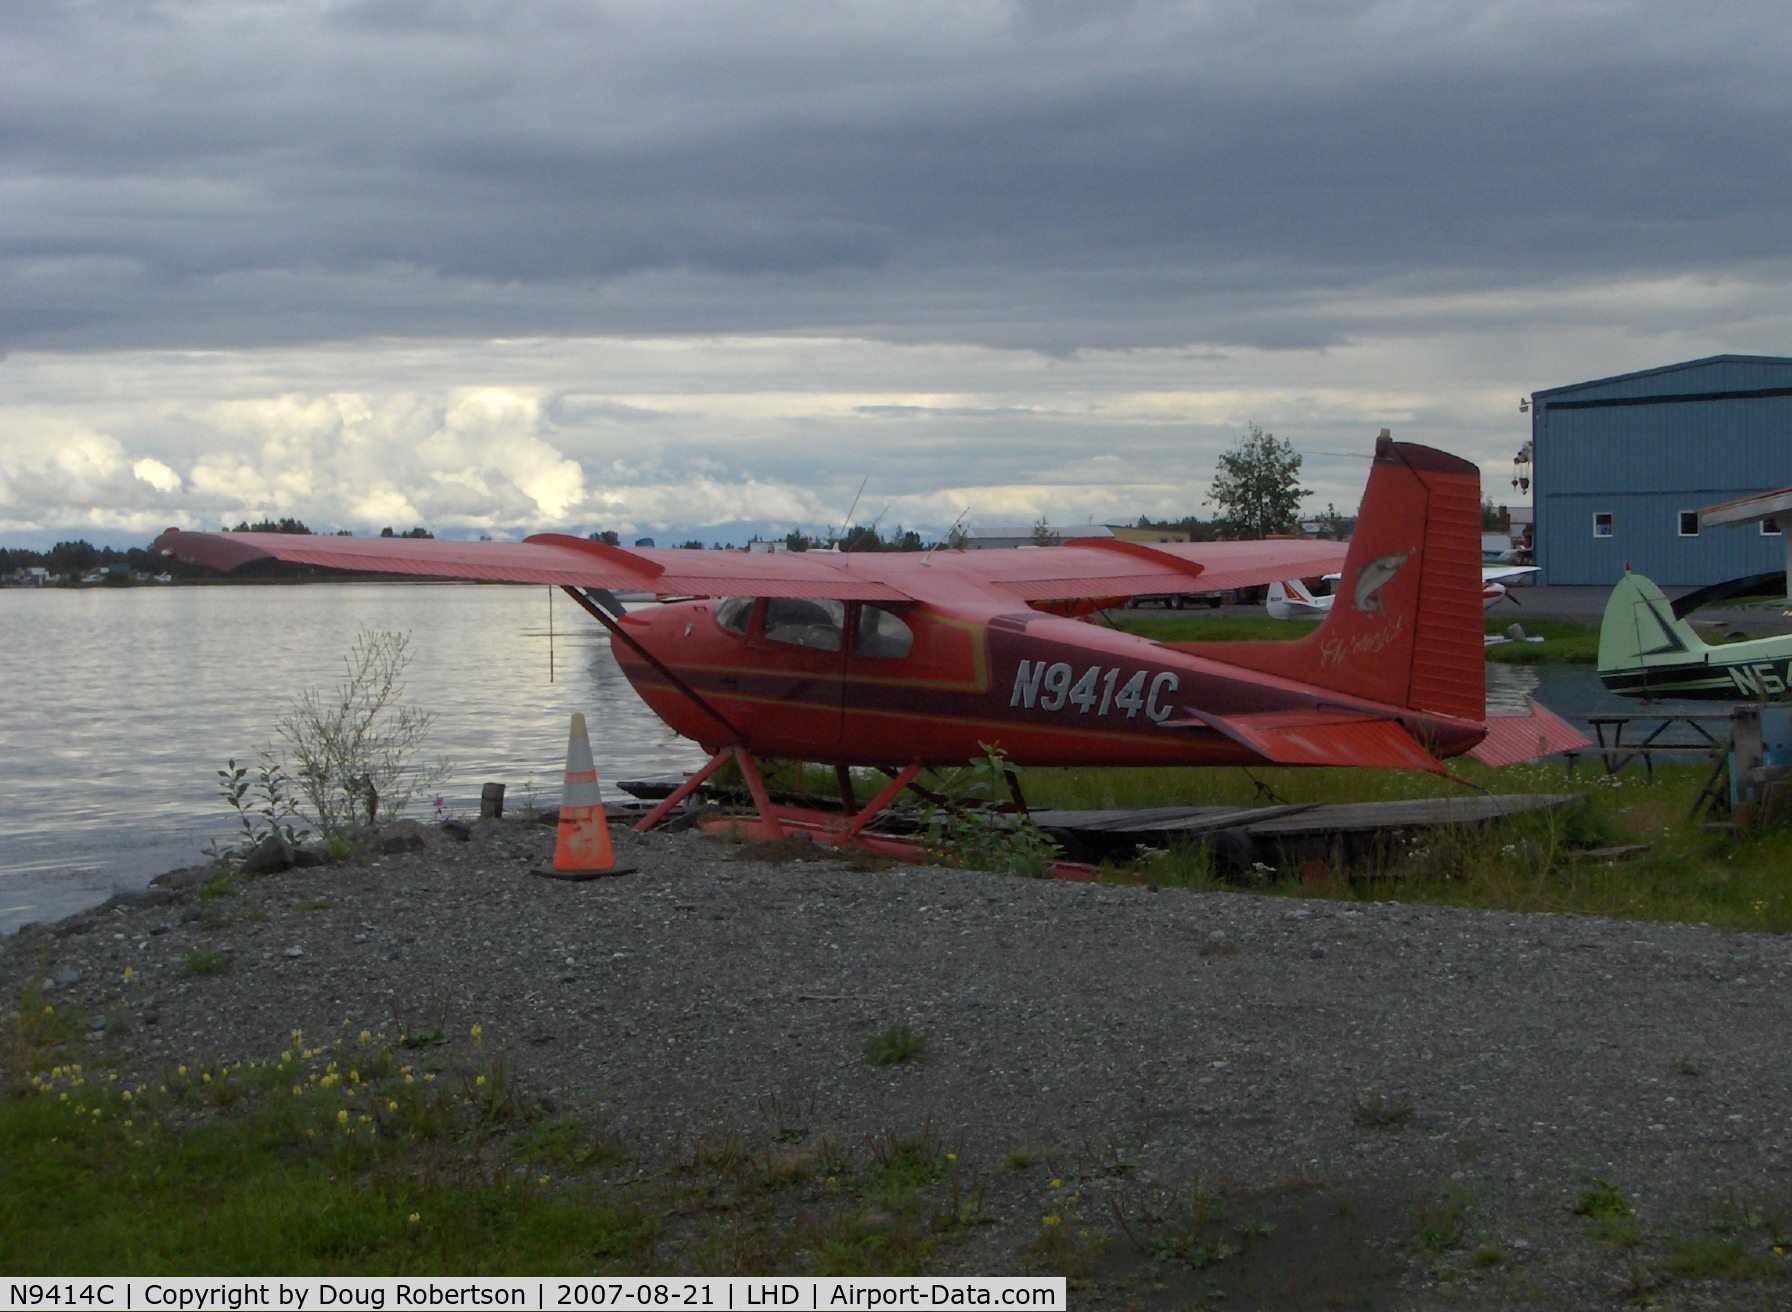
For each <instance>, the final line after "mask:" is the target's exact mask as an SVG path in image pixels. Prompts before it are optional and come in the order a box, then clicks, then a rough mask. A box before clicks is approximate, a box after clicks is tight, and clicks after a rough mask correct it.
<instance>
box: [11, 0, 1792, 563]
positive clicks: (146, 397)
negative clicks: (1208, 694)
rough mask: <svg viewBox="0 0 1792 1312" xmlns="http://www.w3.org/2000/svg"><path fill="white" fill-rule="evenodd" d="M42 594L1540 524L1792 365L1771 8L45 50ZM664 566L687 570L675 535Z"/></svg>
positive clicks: (169, 7)
mask: <svg viewBox="0 0 1792 1312" xmlns="http://www.w3.org/2000/svg"><path fill="white" fill-rule="evenodd" d="M0 68H3V69H4V70H5V76H4V77H3V78H0V351H4V358H3V359H0V544H13V545H45V544H47V543H48V542H50V541H54V540H56V539H58V538H61V537H70V536H86V537H88V538H90V539H93V540H96V541H108V542H114V543H117V544H119V545H128V544H132V543H141V542H143V541H146V540H147V538H148V536H149V535H150V534H151V533H153V532H154V531H156V530H157V529H159V528H161V527H163V526H165V525H168V524H180V525H184V526H188V527H215V526H217V525H219V524H221V523H227V522H229V523H234V522H236V521H237V520H239V519H243V518H251V519H252V518H258V517H261V516H264V515H267V516H281V515H294V516H297V517H299V518H301V519H304V520H306V521H307V522H308V523H310V524H311V525H313V526H314V527H320V528H323V527H328V528H336V527H343V528H351V529H358V530H366V529H370V528H371V529H377V528H379V527H381V526H383V525H387V524H391V525H395V526H397V527H399V528H401V529H402V528H405V527H408V526H410V525H413V524H424V525H427V526H429V527H430V528H432V529H435V530H437V531H438V532H444V533H455V534H471V533H477V532H490V533H492V534H494V535H500V536H507V535H515V534H519V533H522V532H528V531H534V530H539V529H556V528H558V529H566V528H572V529H577V530H580V531H584V530H588V529H594V528H615V529H618V530H620V531H622V532H623V533H624V534H625V535H626V536H630V537H632V536H634V535H636V534H653V533H659V534H662V535H663V534H665V533H667V532H668V531H670V530H675V529H678V528H684V527H690V526H695V525H702V524H711V523H717V522H721V521H725V520H732V519H740V520H756V521H766V522H768V523H772V524H776V525H780V526H782V527H793V526H800V527H805V528H810V529H815V528H820V527H825V526H827V525H830V524H834V523H837V522H838V521H839V520H840V519H841V517H842V516H843V515H844V514H845V513H846V509H847V506H848V503H850V502H851V500H852V497H853V493H854V491H855V490H856V489H857V488H858V487H859V485H860V482H861V480H865V481H866V490H865V494H864V500H863V502H862V503H861V507H860V511H859V513H858V518H859V519H860V520H861V521H863V520H866V519H869V518H871V517H872V516H875V515H878V514H882V515H883V524H884V525H885V526H888V525H891V524H895V523H902V524H905V525H910V526H919V527H922V528H923V529H924V530H943V528H944V527H945V526H946V525H948V524H949V523H951V522H952V521H953V520H954V519H955V518H956V517H957V516H958V515H959V514H960V512H961V511H964V510H966V508H967V507H968V508H969V515H968V518H969V520H970V522H972V523H983V524H993V523H1030V522H1031V521H1032V520H1033V519H1035V518H1036V517H1037V516H1039V515H1045V516H1048V517H1050V518H1051V519H1053V520H1054V521H1060V522H1068V521H1081V520H1085V519H1098V520H1099V519H1132V518H1136V517H1137V516H1138V515H1139V514H1141V513H1148V514H1154V515H1156V514H1182V513H1187V512H1189V511H1203V510H1204V507H1203V506H1202V498H1203V496H1204V494H1205V492H1206V490H1207V488H1208V486H1209V484H1210V483H1211V481H1212V476H1213V470H1214V463H1215V459H1216V457H1217V456H1218V455H1219V453H1220V452H1221V451H1223V450H1224V449H1226V448H1227V447H1228V446H1231V445H1232V444H1234V443H1235V442H1236V441H1237V440H1238V439H1239V438H1240V436H1242V434H1243V433H1244V432H1245V430H1246V428H1247V426H1248V425H1249V424H1251V423H1253V422H1254V423H1257V424H1260V425H1261V426H1263V427H1264V428H1266V429H1268V430H1269V431H1271V432H1273V433H1275V434H1276V435H1277V436H1279V437H1283V438H1285V439H1287V440H1288V441H1289V442H1291V443H1292V444H1293V446H1294V447H1295V448H1296V449H1297V450H1299V451H1301V452H1303V453H1306V457H1307V460H1306V467H1305V470H1304V473H1305V475H1306V478H1305V482H1306V484H1307V486H1308V487H1310V488H1311V489H1312V490H1313V496H1312V498H1311V503H1312V505H1313V506H1314V507H1315V508H1318V507H1323V506H1324V505H1325V504H1326V503H1327V502H1328V501H1330V502H1333V503H1335V504H1336V505H1337V506H1338V508H1339V509H1340V510H1345V509H1353V508H1354V506H1355V503H1356V499H1357V497H1358V496H1359V495H1360V492H1361V483H1362V479H1363V477H1364V475H1365V473H1366V465H1365V463H1364V459H1363V457H1365V456H1366V455H1367V453H1368V451H1369V449H1370V446H1371V444H1372V442H1373V439H1374V435H1375V433H1376V431H1377V430H1379V429H1380V428H1383V427H1388V428H1392V429H1393V430H1394V432H1395V434H1396V436H1398V437H1402V438H1407V439H1411V440H1415V441H1422V442H1427V443H1431V444H1433V445H1437V446H1441V447H1444V448H1446V449H1449V450H1452V451H1455V452H1457V453H1459V454H1462V455H1465V456H1467V457H1469V458H1471V459H1474V460H1478V461H1480V462H1481V463H1482V468H1483V471H1484V475H1485V479H1484V486H1485V488H1486V490H1487V491H1488V493H1489V494H1490V495H1492V496H1493V497H1494V499H1495V500H1497V501H1505V500H1509V499H1511V489H1510V487H1509V480H1510V478H1511V475H1512V472H1513V471H1512V463H1511V461H1512V456H1513V454H1514V453H1515V452H1516V450H1517V448H1518V447H1519V445H1520V444H1521V443H1522V442H1523V441H1524V440H1525V438H1526V437H1527V436H1528V434H1529V429H1528V420H1527V419H1526V418H1525V417H1523V416H1521V415H1520V414H1519V413H1518V402H1519V399H1520V397H1521V396H1523V395H1526V394H1528V393H1529V392H1531V391H1532V390H1535V389H1541V388H1545V387H1552V386H1557V385H1560V384H1563V383H1570V382H1577V381H1581V380H1584V379H1589V378H1597V377H1602V376H1605V375H1608V374H1613V373H1622V372H1628V371H1630V370H1634V369H1644V368H1649V367H1652V366H1655V365H1659V364H1667V363H1671V362H1674V361H1678V360H1684V359H1690V358H1694V357H1698V356H1703V355H1712V354H1718V353H1723V352H1732V351H1733V352H1742V353H1756V354H1774V355H1779V354H1792V295H1789V292H1792V286H1789V284H1792V258H1789V255H1788V242H1787V231H1788V217H1787V216H1788V215H1789V214H1792V195H1789V192H1792V187H1789V181H1792V179H1789V173H1792V144H1789V138H1788V125H1789V124H1792V103H1789V102H1792V78H1789V77H1788V76H1787V73H1786V70H1787V69H1788V68H1792V25H1789V24H1787V23H1786V21H1785V10H1784V6H1783V4H1766V3H1749V2H1748V0H1740V2H1737V0H1733V2H1732V3H1730V4H1727V5H1724V6H1717V7H1712V8H1709V9H1707V8H1699V9H1697V10H1695V7H1693V6H1687V5H1680V4H1667V3H1662V4H1640V3H1639V4H1627V3H1621V2H1614V3H1580V4H1577V3H1572V2H1567V3H1565V2H1564V0H1518V2H1516V3H1498V2H1497V0H1474V2H1473V3H1455V2H1453V0H1414V2H1413V3H1369V2H1364V3H1349V2H1340V3H1324V2H1320V0H1308V2H1307V3H1285V2H1280V0H1264V2H1260V3H1255V4H1250V5H1243V4H1237V3H1220V2H1216V3H1172V2H1167V0H1166V2H1164V3H1156V2H1154V0H1132V2H1124V0H1102V2H1101V3H1069V2H1068V0H1063V2H1060V0H1048V2H1045V3H1034V4H1022V3H1008V4H997V3H980V2H978V0H952V2H951V3H940V4H928V3H914V2H907V0H883V3H876V4H852V3H841V2H838V0H835V2H831V3H820V2H817V3H802V2H800V0H786V2H784V3H774V2H773V0H759V2H758V3H721V2H718V0H685V2H683V3H658V4H654V3H644V2H642V0H627V2H621V3H598V2H596V0H553V2H547V0H541V2H534V0H343V2H339V3H335V2H330V0H85V2H84V3H74V2H72V0H6V2H5V3H4V4H3V5H0ZM662 540H663V539H662Z"/></svg>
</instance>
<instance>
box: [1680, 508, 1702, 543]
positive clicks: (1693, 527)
mask: <svg viewBox="0 0 1792 1312" xmlns="http://www.w3.org/2000/svg"><path fill="white" fill-rule="evenodd" d="M1680 536H1681V537H1683V538H1696V537H1698V536H1699V512H1698V511H1696V510H1682V511H1681V512H1680Z"/></svg>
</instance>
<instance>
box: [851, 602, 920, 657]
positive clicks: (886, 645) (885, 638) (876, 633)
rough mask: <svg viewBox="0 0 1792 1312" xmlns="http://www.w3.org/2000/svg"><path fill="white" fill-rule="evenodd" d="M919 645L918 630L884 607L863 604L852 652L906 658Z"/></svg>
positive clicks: (862, 654) (863, 654) (860, 609)
mask: <svg viewBox="0 0 1792 1312" xmlns="http://www.w3.org/2000/svg"><path fill="white" fill-rule="evenodd" d="M914 645H915V631H914V630H913V629H911V628H909V626H908V625H907V624H906V623H904V622H903V620H902V617H901V616H899V615H894V614H892V613H891V612H889V611H887V610H884V609H883V608H882V607H880V606H872V605H861V606H860V607H859V624H858V628H857V630H856V631H855V632H854V634H853V639H852V649H853V652H854V654H856V655H859V656H883V657H897V656H906V655H908V653H909V649H910V648H912V647H913V646H914Z"/></svg>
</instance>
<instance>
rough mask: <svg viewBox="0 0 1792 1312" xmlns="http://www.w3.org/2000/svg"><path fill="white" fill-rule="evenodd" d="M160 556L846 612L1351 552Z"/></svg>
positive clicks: (202, 547) (399, 542)
mask: <svg viewBox="0 0 1792 1312" xmlns="http://www.w3.org/2000/svg"><path fill="white" fill-rule="evenodd" d="M154 549H155V550H157V551H162V552H165V553H168V554H170V555H173V556H176V557H178V558H179V559H181V560H185V561H189V562H191V563H193V564H198V565H205V566H209V567H211V568H213V569H234V568H236V567H237V566H238V565H242V564H245V563H247V562H249V561H252V560H261V559H267V558H273V559H277V560H287V561H293V562H296V563H299V564H306V565H320V566H324V567H327V568H331V569H343V570H357V571H365V572H370V573H379V574H401V575H408V576H413V577H421V578H445V579H476V580H485V581H493V582H508V583H549V584H555V585H558V586H565V587H596V588H609V589H611V590H613V591H641V592H653V593H658V594H659V595H661V596H674V595H676V596H694V597H722V596H743V595H744V596H755V597H824V598H834V599H838V600H847V601H906V600H915V601H920V600H944V599H951V598H970V597H976V596H983V597H988V596H989V595H990V594H992V593H994V594H997V595H1004V596H1007V597H1010V598H1013V599H1014V600H1017V601H1054V600H1069V599H1075V598H1082V597H1128V596H1136V595H1138V594H1141V593H1153V592H1191V593H1198V592H1222V591H1225V590H1227V589H1230V588H1242V587H1251V586H1255V585H1258V584H1267V583H1271V582H1274V581H1275V580H1276V579H1278V578H1288V577H1291V576H1299V575H1303V574H1314V573H1318V572H1320V571H1322V570H1325V569H1334V568H1336V567H1337V566H1338V565H1339V564H1340V563H1341V562H1342V561H1343V558H1344V551H1345V548H1344V544H1343V543H1340V542H1316V541H1304V540H1280V539H1278V540H1273V541H1267V542H1190V543H1170V544H1166V545H1161V546H1145V545H1142V544H1139V543H1129V542H1119V541H1115V540H1112V539H1108V538H1079V539H1076V540H1074V541H1072V542H1070V543H1068V544H1066V545H1064V546H1058V547H1039V548H1033V549H1026V548H1022V549H1017V550H993V551H936V552H932V553H929V554H926V555H923V554H922V553H918V552H854V553H845V554H843V553H837V552H827V551H801V552H798V551H789V552H786V551H780V552H764V553H762V552H746V551H697V550H688V549H683V548H674V547H612V546H606V545H604V544H603V543H599V542H593V541H591V540H589V539H587V538H576V537H569V536H566V535H564V534H558V533H543V534H538V535H537V536H535V537H531V538H527V539H525V540H524V541H522V542H456V541H449V540H446V539H441V538H384V537H380V538H370V537H367V538H364V537H333V536H328V535H323V534H300V533H206V532H189V531H185V530H181V529H169V530H168V531H167V532H165V533H163V534H162V535H161V536H160V537H158V538H157V539H156V540H155V543H154Z"/></svg>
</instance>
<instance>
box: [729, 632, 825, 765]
mask: <svg viewBox="0 0 1792 1312" xmlns="http://www.w3.org/2000/svg"><path fill="white" fill-rule="evenodd" d="M845 635H846V603H845V602H843V601H833V600H830V599H826V598H817V597H769V598H767V599H766V602H765V614H764V618H763V619H762V621H761V624H760V628H759V633H758V638H757V641H756V643H755V646H756V648H757V650H758V654H759V656H760V658H761V660H762V661H763V664H762V667H761V668H762V670H763V673H762V675H761V678H760V680H759V682H760V688H761V696H760V697H759V698H757V699H755V706H754V707H753V710H752V711H751V713H750V718H751V720H752V722H753V723H752V725H751V727H749V726H748V725H743V726H742V727H743V728H747V729H748V730H749V732H750V733H751V734H752V736H753V737H754V738H756V739H760V740H762V741H776V742H779V743H782V744H784V750H788V751H790V752H792V753H793V754H797V755H800V754H801V753H802V752H804V751H815V752H821V751H825V750H827V749H830V748H832V747H833V746H834V745H835V744H837V743H838V742H839V741H840V732H841V721H842V716H843V699H844V696H845V688H846V651H845Z"/></svg>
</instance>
